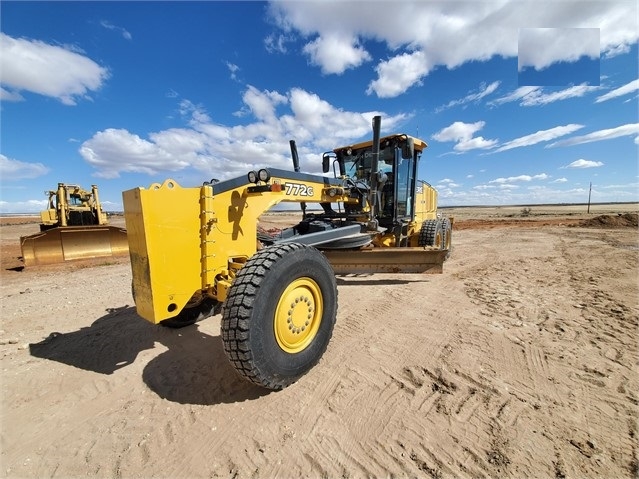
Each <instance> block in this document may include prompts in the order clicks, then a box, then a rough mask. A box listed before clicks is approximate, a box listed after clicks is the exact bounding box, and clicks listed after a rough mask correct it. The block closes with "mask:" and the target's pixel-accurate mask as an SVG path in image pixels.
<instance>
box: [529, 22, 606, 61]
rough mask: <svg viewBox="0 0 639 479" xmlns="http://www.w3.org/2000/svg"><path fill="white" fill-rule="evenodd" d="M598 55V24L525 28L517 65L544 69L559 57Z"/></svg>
mask: <svg viewBox="0 0 639 479" xmlns="http://www.w3.org/2000/svg"><path fill="white" fill-rule="evenodd" d="M583 56H586V57H590V58H599V29H598V28H522V29H520V30H519V50H518V56H517V67H518V69H519V71H522V70H523V69H524V68H526V67H532V68H534V69H535V70H543V69H545V68H548V67H549V66H550V65H552V64H553V63H557V62H560V61H564V62H576V61H577V60H579V59H580V58H581V57H583Z"/></svg>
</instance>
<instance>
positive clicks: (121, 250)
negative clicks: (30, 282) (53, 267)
mask: <svg viewBox="0 0 639 479" xmlns="http://www.w3.org/2000/svg"><path fill="white" fill-rule="evenodd" d="M20 246H21V248H22V258H23V260H24V265H25V266H35V265H42V264H54V263H63V262H65V261H72V260H76V259H90V258H100V257H107V256H120V255H126V254H128V252H129V243H128V242H127V236H126V230H125V229H124V228H118V227H115V226H98V225H96V226H65V227H58V228H52V229H50V230H47V231H44V232H42V233H36V234H33V235H30V236H23V237H21V238H20Z"/></svg>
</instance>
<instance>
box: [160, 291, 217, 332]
mask: <svg viewBox="0 0 639 479" xmlns="http://www.w3.org/2000/svg"><path fill="white" fill-rule="evenodd" d="M221 309H222V303H220V302H219V301H216V300H214V299H212V298H203V299H202V300H201V301H200V302H199V303H198V304H196V305H193V306H190V307H189V306H188V305H187V306H185V307H184V309H183V310H182V311H180V314H178V315H177V316H174V317H173V318H169V319H165V320H164V321H161V322H160V325H161V326H164V327H167V328H173V329H177V328H184V327H186V326H191V325H192V324H195V323H197V322H198V321H202V320H203V319H205V318H208V317H209V316H214V315H216V314H219V313H220V311H221Z"/></svg>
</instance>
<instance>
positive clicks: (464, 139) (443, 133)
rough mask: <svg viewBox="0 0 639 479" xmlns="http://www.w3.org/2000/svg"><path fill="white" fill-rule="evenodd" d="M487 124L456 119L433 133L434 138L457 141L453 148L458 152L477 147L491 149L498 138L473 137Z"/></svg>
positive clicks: (442, 140) (443, 140)
mask: <svg viewBox="0 0 639 479" xmlns="http://www.w3.org/2000/svg"><path fill="white" fill-rule="evenodd" d="M485 125H486V122H484V121H478V122H475V123H464V122H461V121H456V122H455V123H453V124H452V125H449V126H447V127H446V128H443V129H441V130H440V131H438V132H437V133H435V134H434V135H433V140H436V141H441V142H447V141H454V142H456V144H455V146H454V147H453V150H455V151H456V152H458V153H464V152H466V151H470V150H476V149H489V148H492V147H494V146H495V145H496V144H497V143H498V140H486V139H484V137H482V136H477V137H473V135H474V134H475V133H476V132H478V131H479V130H481V129H482V128H483V127H484V126H485Z"/></svg>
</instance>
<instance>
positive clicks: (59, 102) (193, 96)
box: [0, 0, 639, 213]
mask: <svg viewBox="0 0 639 479" xmlns="http://www.w3.org/2000/svg"><path fill="white" fill-rule="evenodd" d="M1 9H2V10H1V13H2V15H1V33H0V54H1V55H0V80H1V83H2V84H1V90H0V108H1V110H0V114H1V117H0V119H1V129H0V141H1V143H0V175H1V176H0V177H1V187H2V189H1V196H0V213H12V212H13V213H17V212H37V211H39V210H40V209H42V208H44V206H45V201H46V197H45V196H44V194H43V192H44V191H45V190H49V189H55V187H56V186H57V183H58V182H67V183H77V184H81V185H83V186H84V187H85V188H89V187H90V185H91V184H97V185H98V186H99V188H100V196H101V200H102V201H103V203H104V204H105V207H106V209H107V210H113V211H115V210H121V209H122V199H121V192H122V191H123V190H127V189H130V188H133V187H136V186H144V187H148V186H149V185H150V184H151V183H154V182H162V181H164V180H165V179H166V178H173V179H175V180H177V181H178V183H180V184H181V185H182V186H196V185H200V184H201V183H202V182H203V181H205V180H208V179H210V178H218V179H226V178H231V177H235V176H240V175H245V174H246V173H247V172H248V171H249V170H251V169H255V168H260V167H264V166H273V167H278V168H286V169H292V163H291V160H290V150H289V144H288V142H289V140H290V139H295V140H296V142H297V146H298V150H299V153H300V162H301V168H302V170H303V171H305V172H309V173H320V171H321V155H322V153H323V152H324V151H327V150H331V149H333V148H334V147H337V146H343V145H347V144H350V143H354V142H356V141H361V140H363V139H368V138H370V137H371V135H372V133H371V120H372V118H373V116H374V115H376V114H381V115H382V130H383V132H382V133H383V134H390V133H408V134H410V135H413V136H418V137H420V138H422V139H424V140H426V142H427V143H428V145H429V147H428V149H427V150H426V152H425V154H424V155H423V156H422V161H421V164H420V178H421V179H424V180H427V181H429V182H430V183H431V184H433V185H434V186H436V187H437V189H438V190H439V194H440V204H441V205H443V206H456V205H508V204H541V203H562V202H581V203H583V202H586V201H587V199H588V189H589V184H590V182H592V185H593V186H592V201H593V202H607V201H639V171H638V147H639V118H638V98H639V75H638V64H637V58H638V50H637V39H638V31H639V26H638V24H637V18H638V16H637V14H638V12H637V4H636V2H635V1H614V0H605V1H599V2H598V1H588V2H585V1H582V0H578V1H574V2H573V1H566V0H558V1H548V2H543V1H531V2H528V1H526V0H517V1H483V0H475V1H467V2H462V1H439V0H422V1H417V2H408V1H396V2H390V1H388V2H386V1H364V0H362V1H351V2H343V1H329V2H327V1H322V2H316V1H304V2H299V1H298V2H284V1H277V2H204V1H201V2H192V3H180V2H68V3H67V2H12V1H3V2H2V6H1Z"/></svg>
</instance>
